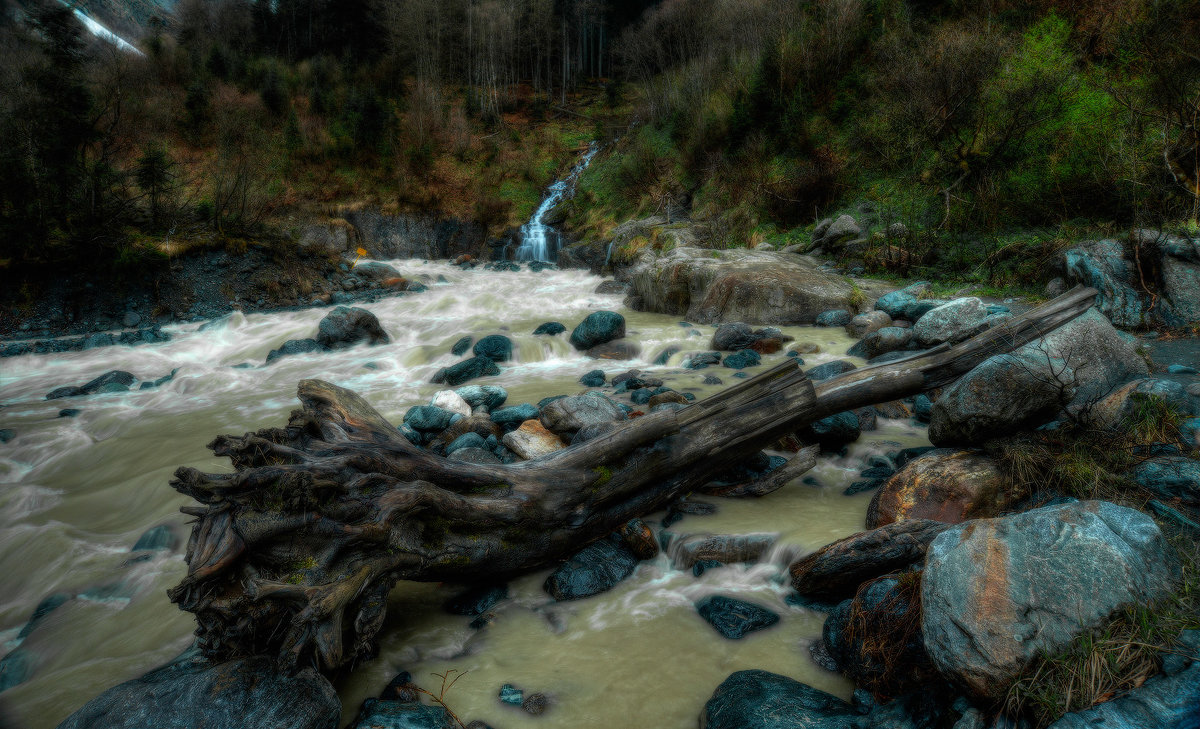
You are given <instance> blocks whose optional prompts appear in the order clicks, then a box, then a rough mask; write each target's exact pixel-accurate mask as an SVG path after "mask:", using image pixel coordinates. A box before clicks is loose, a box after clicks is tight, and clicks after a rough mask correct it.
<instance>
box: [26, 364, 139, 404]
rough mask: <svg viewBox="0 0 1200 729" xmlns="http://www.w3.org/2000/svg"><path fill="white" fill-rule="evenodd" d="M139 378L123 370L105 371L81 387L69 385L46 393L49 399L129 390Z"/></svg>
mask: <svg viewBox="0 0 1200 729" xmlns="http://www.w3.org/2000/svg"><path fill="white" fill-rule="evenodd" d="M135 380H137V378H136V377H134V376H133V375H131V374H129V373H128V372H124V371H122V370H112V371H111V372H105V373H104V374H103V375H100V376H99V377H97V378H96V379H94V380H92V381H91V382H89V383H87V384H86V385H83V386H81V387H74V386H71V385H68V386H66V387H60V388H58V389H56V390H52V391H51V392H50V393H49V394H47V395H46V399H47V400H57V399H59V398H63V397H79V396H81V395H97V394H102V393H106V392H128V391H129V386H130V385H132V384H133V383H134V381H135Z"/></svg>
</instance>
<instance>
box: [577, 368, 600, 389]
mask: <svg viewBox="0 0 1200 729" xmlns="http://www.w3.org/2000/svg"><path fill="white" fill-rule="evenodd" d="M579 384H581V385H583V386H584V387H604V370H592V371H591V372H589V373H587V374H586V375H584V376H583V377H580V378H579Z"/></svg>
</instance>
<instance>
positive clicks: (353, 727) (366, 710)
mask: <svg viewBox="0 0 1200 729" xmlns="http://www.w3.org/2000/svg"><path fill="white" fill-rule="evenodd" d="M458 726H459V724H458V722H456V721H454V718H453V717H451V716H450V712H449V711H447V710H446V709H445V708H444V707H441V706H430V705H427V704H422V703H421V702H419V701H395V700H389V699H367V700H366V701H364V702H363V705H362V708H361V709H359V712H358V717H357V718H356V719H355V720H354V723H352V724H350V725H349V726H348V727H346V729H456V727H458Z"/></svg>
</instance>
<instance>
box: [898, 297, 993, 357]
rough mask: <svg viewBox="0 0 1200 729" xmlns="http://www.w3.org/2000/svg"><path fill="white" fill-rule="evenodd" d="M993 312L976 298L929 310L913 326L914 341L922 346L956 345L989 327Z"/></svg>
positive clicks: (958, 300) (956, 301)
mask: <svg viewBox="0 0 1200 729" xmlns="http://www.w3.org/2000/svg"><path fill="white" fill-rule="evenodd" d="M989 313H990V312H988V309H987V307H986V306H984V305H983V302H982V301H980V300H979V299H977V298H975V297H970V298H965V299H955V300H954V301H951V302H949V303H946V304H942V305H941V306H939V307H937V308H934V309H930V310H929V311H928V312H926V313H925V314H924V315H923V316H922V317H921V318H920V319H918V320H917V323H916V324H914V325H913V328H912V331H913V338H914V339H916V341H917V344H919V345H921V346H922V347H933V346H935V345H938V344H941V343H943V342H949V343H950V344H957V343H958V342H961V341H963V340H964V339H969V338H971V337H973V336H975V335H976V334H978V333H979V332H981V331H983V330H984V329H986V328H987V322H986V320H987V318H988V315H989Z"/></svg>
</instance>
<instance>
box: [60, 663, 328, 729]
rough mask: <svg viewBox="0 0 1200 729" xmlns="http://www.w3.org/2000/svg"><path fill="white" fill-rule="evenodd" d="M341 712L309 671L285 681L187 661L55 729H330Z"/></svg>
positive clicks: (265, 669) (117, 691) (93, 704)
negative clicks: (205, 728) (227, 728)
mask: <svg viewBox="0 0 1200 729" xmlns="http://www.w3.org/2000/svg"><path fill="white" fill-rule="evenodd" d="M341 709H342V706H341V702H340V701H339V700H338V697H337V693H336V692H334V690H333V686H331V685H330V684H329V682H328V681H327V680H325V678H324V677H322V676H321V675H320V674H318V673H317V672H316V671H314V670H313V669H311V668H304V669H301V670H300V671H299V672H298V673H296V674H295V675H294V676H285V675H283V674H281V673H279V672H278V670H277V669H276V667H275V664H274V661H272V660H271V659H268V658H264V657H256V658H246V659H241V660H235V661H228V662H226V663H219V664H215V665H214V664H212V663H211V662H209V661H207V660H206V659H203V658H188V659H184V660H180V661H178V662H176V663H172V664H170V665H167V666H165V667H163V668H159V669H156V670H154V671H151V672H149V673H147V674H146V675H144V676H142V677H140V678H135V679H133V680H132V681H126V682H125V683H123V684H120V685H118V686H114V687H113V688H111V689H109V690H107V691H105V692H104V693H102V694H100V695H99V696H98V697H96V698H94V699H92V700H91V701H89V702H88V703H86V704H84V706H83V708H81V709H79V710H78V711H76V712H75V713H74V714H71V716H69V717H67V719H66V721H64V722H63V723H62V724H60V725H59V729H145V728H146V727H156V728H159V729H195V728H196V727H210V726H211V727H239V728H242V727H244V728H245V729H277V728H278V727H288V729H336V727H337V725H338V718H339V716H340V715H341Z"/></svg>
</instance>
